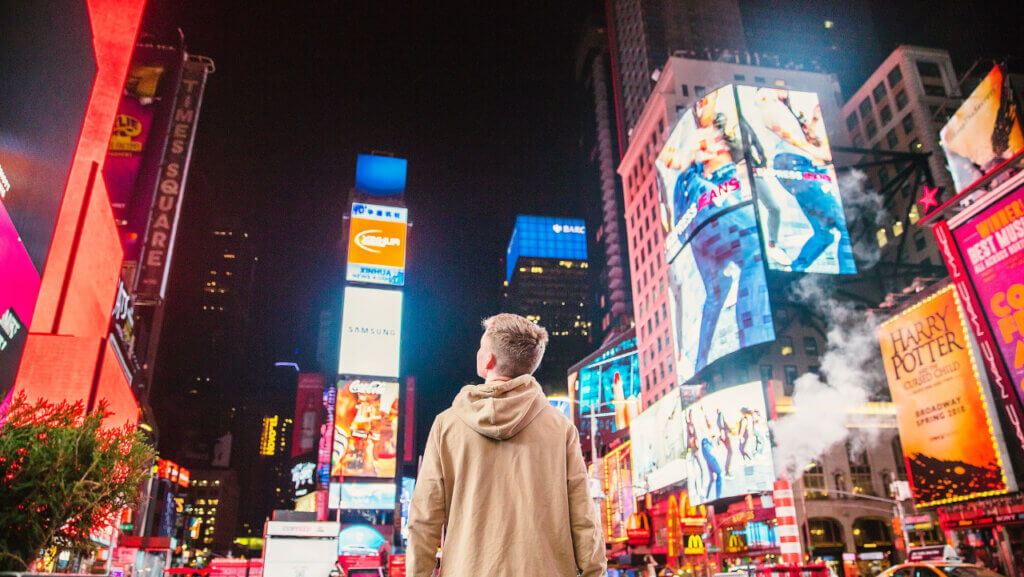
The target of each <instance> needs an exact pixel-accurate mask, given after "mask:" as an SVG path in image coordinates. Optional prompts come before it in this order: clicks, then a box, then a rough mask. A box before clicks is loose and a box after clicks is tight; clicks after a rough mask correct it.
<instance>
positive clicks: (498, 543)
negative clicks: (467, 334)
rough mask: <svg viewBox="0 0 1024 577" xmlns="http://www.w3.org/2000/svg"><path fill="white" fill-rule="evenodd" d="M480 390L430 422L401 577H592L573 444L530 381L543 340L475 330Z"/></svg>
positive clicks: (537, 334) (536, 331) (595, 532)
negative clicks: (436, 576) (438, 573)
mask: <svg viewBox="0 0 1024 577" xmlns="http://www.w3.org/2000/svg"><path fill="white" fill-rule="evenodd" d="M483 326H484V334H483V336H482V337H481V338H480V350H479V351H478V352H477V355H476V364H477V374H478V375H479V376H480V377H481V378H483V379H484V383H483V384H481V385H467V386H466V387H463V389H462V390H461V391H460V392H459V394H458V395H457V396H456V397H455V401H454V402H453V403H452V407H451V408H450V409H448V410H446V411H444V412H443V413H441V414H440V415H438V416H437V418H436V419H435V420H434V424H433V426H432V427H431V429H430V436H429V438H428V439H427V447H426V451H425V452H424V454H423V465H422V467H421V469H420V472H419V477H418V479H417V483H416V490H415V492H414V493H413V497H412V503H411V505H410V509H409V546H408V549H407V558H406V572H407V574H408V575H409V577H429V576H430V575H431V572H432V571H433V570H434V567H435V559H436V557H435V555H436V552H437V548H438V546H439V545H441V534H442V531H444V545H443V547H442V561H441V567H442V574H443V575H444V577H480V576H482V575H486V576H487V577H504V576H523V577H535V576H537V575H547V576H564V577H576V575H577V574H580V575H581V577H600V576H603V575H604V573H605V568H606V562H605V557H604V538H603V536H602V533H601V527H600V525H599V524H598V521H597V511H596V507H595V506H594V502H593V501H592V500H591V498H590V493H589V491H588V477H587V469H586V466H585V465H584V463H583V455H582V453H581V452H580V440H579V433H578V432H577V431H576V428H575V427H574V426H573V425H572V423H570V422H569V421H568V420H567V419H566V418H565V415H563V414H562V413H560V412H559V411H558V410H557V409H555V408H554V407H552V406H550V405H549V404H548V402H547V399H546V398H545V396H544V393H543V392H542V391H541V388H540V385H538V384H537V381H536V380H534V378H533V376H532V374H533V372H534V371H535V370H536V369H537V366H538V365H540V361H541V357H543V355H544V349H545V347H546V346H547V341H548V333H547V331H546V330H544V329H543V328H542V327H540V326H537V325H536V324H534V323H532V322H530V321H529V320H527V319H525V318H523V317H521V316H518V315H512V314H500V315H496V316H493V317H491V318H488V319H486V320H485V321H484V322H483Z"/></svg>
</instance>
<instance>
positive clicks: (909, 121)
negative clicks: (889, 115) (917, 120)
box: [901, 112, 914, 136]
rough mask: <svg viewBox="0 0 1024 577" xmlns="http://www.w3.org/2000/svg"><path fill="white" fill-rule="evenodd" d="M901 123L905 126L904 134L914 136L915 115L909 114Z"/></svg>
mask: <svg viewBox="0 0 1024 577" xmlns="http://www.w3.org/2000/svg"><path fill="white" fill-rule="evenodd" d="M901 123H902V124H903V134H906V135H907V136H910V135H911V134H913V132H914V115H913V114H910V113H909V112H908V113H907V115H906V116H904V117H903V120H902V121H901Z"/></svg>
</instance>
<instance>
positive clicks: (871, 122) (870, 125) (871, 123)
mask: <svg viewBox="0 0 1024 577" xmlns="http://www.w3.org/2000/svg"><path fill="white" fill-rule="evenodd" d="M864 132H866V133H867V135H868V140H871V139H873V138H874V137H875V135H876V134H878V127H877V126H875V119H874V118H869V119H868V121H867V123H865V124H864Z"/></svg>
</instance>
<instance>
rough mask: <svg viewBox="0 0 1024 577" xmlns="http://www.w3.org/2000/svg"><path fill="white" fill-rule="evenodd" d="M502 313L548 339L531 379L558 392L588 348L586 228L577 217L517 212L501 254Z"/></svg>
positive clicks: (590, 331) (589, 323)
mask: <svg viewBox="0 0 1024 577" xmlns="http://www.w3.org/2000/svg"><path fill="white" fill-rule="evenodd" d="M506 259H507V262H506V277H505V279H506V280H505V290H504V299H503V303H502V312H509V313H515V314H517V315H521V316H524V317H526V318H528V319H530V320H531V321H534V322H536V323H537V324H539V325H541V326H543V327H544V328H546V329H547V331H548V336H549V337H550V341H549V342H548V347H547V352H545V353H544V360H543V362H542V363H541V366H540V368H539V369H538V370H537V373H536V376H537V380H538V381H540V383H541V385H543V386H545V387H547V388H548V392H551V390H555V391H562V390H563V386H564V383H565V376H566V373H567V372H568V369H569V367H571V366H572V365H574V364H576V362H577V361H579V360H580V359H581V358H583V357H584V356H585V355H586V354H587V353H589V352H590V349H591V348H592V329H591V326H592V324H591V323H592V321H590V320H588V319H589V314H590V313H589V309H590V305H589V303H588V302H587V301H588V300H589V293H590V291H589V282H588V279H589V274H588V273H589V271H588V268H589V264H588V263H587V231H586V225H585V224H584V223H583V221H582V220H581V219H573V218H556V217H549V216H528V215H519V216H517V217H516V223H515V228H514V229H513V230H512V238H511V240H510V241H509V245H508V251H507V255H506Z"/></svg>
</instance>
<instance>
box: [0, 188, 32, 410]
mask: <svg viewBox="0 0 1024 577" xmlns="http://www.w3.org/2000/svg"><path fill="white" fill-rule="evenodd" d="M0 276H2V277H3V279H4V280H3V282H0V401H2V400H3V398H4V397H5V396H6V394H7V391H8V390H9V389H10V388H11V387H12V386H14V378H15V376H16V374H17V372H18V363H19V361H20V360H21V353H22V351H23V350H24V348H25V340H26V338H27V337H28V327H29V323H30V322H31V320H32V312H33V311H34V310H35V307H36V295H37V294H39V273H38V272H36V269H35V266H33V265H32V259H31V258H30V257H29V255H28V251H26V250H25V247H24V245H22V243H21V239H20V238H19V237H18V231H17V230H15V229H14V223H13V222H11V219H10V217H9V216H8V214H7V210H6V209H5V208H4V203H3V201H2V200H0Z"/></svg>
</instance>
